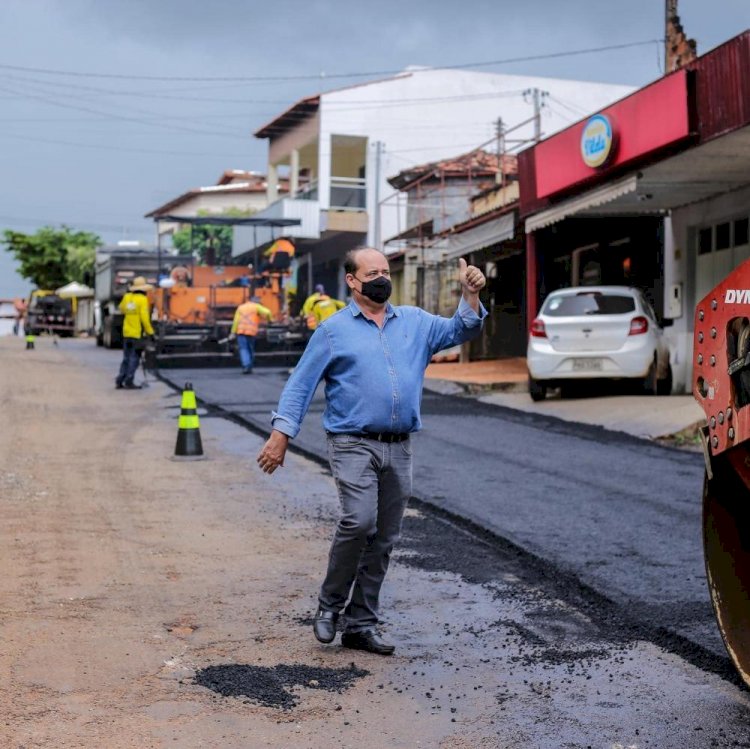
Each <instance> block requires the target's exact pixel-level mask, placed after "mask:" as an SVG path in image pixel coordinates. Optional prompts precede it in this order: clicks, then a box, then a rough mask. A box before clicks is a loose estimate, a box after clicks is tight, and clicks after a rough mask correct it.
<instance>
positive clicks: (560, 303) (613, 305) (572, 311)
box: [542, 291, 635, 317]
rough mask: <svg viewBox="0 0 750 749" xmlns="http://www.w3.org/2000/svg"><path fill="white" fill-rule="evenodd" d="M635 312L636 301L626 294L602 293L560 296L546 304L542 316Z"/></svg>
mask: <svg viewBox="0 0 750 749" xmlns="http://www.w3.org/2000/svg"><path fill="white" fill-rule="evenodd" d="M633 311H635V299H633V297H632V296H626V295H625V294H603V293H602V292H601V291H590V292H588V291H587V292H581V293H580V294H558V295H557V296H551V297H549V298H548V299H547V301H546V302H545V303H544V308H543V309H542V314H544V315H548V316H550V317H576V316H579V315H625V314H627V313H628V312H633Z"/></svg>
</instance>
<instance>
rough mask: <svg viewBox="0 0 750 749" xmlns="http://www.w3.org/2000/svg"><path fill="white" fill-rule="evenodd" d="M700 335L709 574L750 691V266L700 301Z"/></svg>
mask: <svg viewBox="0 0 750 749" xmlns="http://www.w3.org/2000/svg"><path fill="white" fill-rule="evenodd" d="M694 330H695V333H694V342H693V381H692V385H693V394H694V396H695V399H696V400H697V401H698V403H699V404H700V406H701V408H702V409H703V410H704V412H705V414H706V425H705V427H703V430H702V438H703V450H704V455H705V459H706V476H705V481H704V486H703V545H704V553H705V561H706V574H707V577H708V586H709V590H710V593H711V599H712V602H713V607H714V612H715V613H716V619H717V621H718V624H719V630H720V631H721V636H722V637H723V638H724V643H725V645H726V647H727V650H728V651H729V655H730V656H731V658H732V661H733V662H734V664H735V666H736V667H737V670H738V671H739V673H740V675H741V676H742V679H743V680H744V681H745V683H746V684H747V685H748V686H750V260H748V261H746V262H744V263H743V264H742V265H740V266H738V267H737V268H736V269H735V270H734V271H733V272H732V273H731V274H730V275H729V276H727V278H726V279H724V281H722V283H720V284H719V285H718V286H717V287H716V288H715V289H714V290H713V291H711V293H710V294H708V295H707V296H705V297H704V298H703V299H702V300H701V301H700V303H699V304H698V306H697V307H696V310H695V328H694Z"/></svg>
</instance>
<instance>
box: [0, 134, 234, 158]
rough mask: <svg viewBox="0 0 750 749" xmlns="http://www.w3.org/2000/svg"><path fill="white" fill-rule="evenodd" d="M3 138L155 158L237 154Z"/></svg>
mask: <svg viewBox="0 0 750 749" xmlns="http://www.w3.org/2000/svg"><path fill="white" fill-rule="evenodd" d="M0 135H2V137H3V138H15V139H16V140H27V141H30V142H33V143H49V144H51V145H55V146H73V147H74V148H89V149H95V150H102V151H118V152H125V153H145V154H154V155H157V156H210V157H213V158H217V159H235V158H237V157H238V154H233V155H230V154H221V153H202V152H200V151H163V150H160V149H156V148H154V149H150V148H128V147H125V146H105V145H100V144H97V143H80V142H75V141H69V140H55V139H53V138H36V137H34V136H31V135H18V134H16V133H0Z"/></svg>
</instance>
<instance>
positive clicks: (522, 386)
mask: <svg viewBox="0 0 750 749" xmlns="http://www.w3.org/2000/svg"><path fill="white" fill-rule="evenodd" d="M528 376H529V375H528V371H527V369H526V358H525V357H522V356H519V357H515V358H512V359H490V360H487V361H472V362H465V363H463V362H439V363H435V364H430V365H429V367H427V371H426V372H425V377H426V378H428V379H429V380H433V381H436V382H435V383H434V384H435V386H437V387H439V386H440V384H441V383H446V384H447V383H455V385H456V386H457V388H456V391H457V392H465V393H471V394H477V393H486V392H490V391H501V392H506V393H521V392H528V386H527V380H528Z"/></svg>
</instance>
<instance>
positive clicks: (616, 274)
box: [519, 32, 750, 392]
mask: <svg viewBox="0 0 750 749" xmlns="http://www.w3.org/2000/svg"><path fill="white" fill-rule="evenodd" d="M749 146H750V32H745V33H743V34H741V35H740V36H738V37H736V38H734V39H732V40H730V41H728V42H726V43H725V44H723V45H721V46H720V47H717V48H716V49H714V50H712V51H710V52H708V53H707V54H705V55H703V56H701V57H698V58H697V59H695V60H693V61H691V62H689V63H688V64H687V65H686V66H685V67H684V68H683V69H680V70H677V71H675V72H673V73H671V74H669V75H667V76H665V77H664V78H661V79H659V80H657V81H655V82H654V83H652V84H650V85H649V86H646V87H644V88H642V89H640V90H638V91H636V92H635V93H633V94H631V95H629V96H627V97H625V98H623V99H622V100H620V101H618V102H616V103H614V104H613V105H611V106H610V107H606V108H604V109H602V110H600V111H599V112H597V114H596V115H594V116H593V117H590V118H587V119H585V120H582V121H580V122H578V123H576V124H574V125H572V126H571V127H569V128H567V129H565V130H563V131H562V132H560V133H558V134H557V135H555V136H552V137H550V138H548V139H546V140H544V141H542V142H541V143H539V144H537V145H536V146H534V147H532V148H530V149H527V150H526V151H524V152H522V153H521V154H520V155H519V180H520V188H521V200H520V213H521V218H522V219H523V221H524V228H525V232H526V276H527V294H526V296H527V307H528V308H527V316H528V319H529V320H531V319H533V317H534V316H535V315H536V312H537V310H538V309H539V306H540V303H541V301H542V300H543V299H544V297H545V296H546V294H548V293H549V292H550V291H552V290H554V289H556V288H560V287H562V286H576V285H586V284H597V283H602V284H627V285H632V286H637V287H639V288H641V289H643V290H644V291H645V293H646V295H647V296H648V297H649V298H650V300H651V301H652V303H653V306H654V308H655V310H656V313H657V316H658V317H659V318H660V320H661V321H662V323H663V324H664V325H665V328H666V332H665V335H666V336H667V338H668V340H669V342H670V347H671V363H672V369H673V374H674V388H675V390H676V391H677V392H689V391H690V390H691V389H692V387H691V376H692V375H691V373H692V368H693V361H692V336H693V314H692V312H693V310H694V308H695V305H696V304H697V302H698V301H699V300H700V299H701V298H702V297H703V296H704V295H705V294H706V293H707V292H708V291H709V290H710V289H711V288H713V287H714V286H715V285H716V284H717V283H718V282H719V281H720V280H721V279H722V278H723V277H724V276H725V275H726V274H727V273H728V272H729V271H730V270H731V269H732V268H734V267H736V266H737V264H739V263H740V262H742V261H743V260H744V259H746V258H748V257H750V241H749V237H748V222H749V220H750V148H749Z"/></svg>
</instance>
